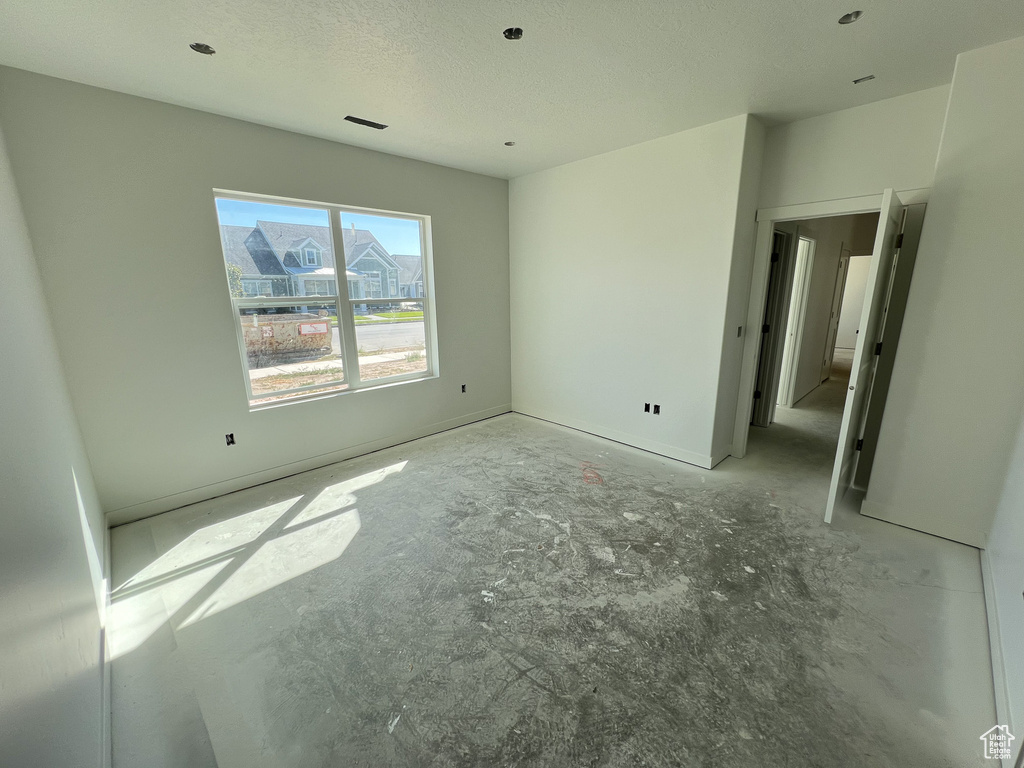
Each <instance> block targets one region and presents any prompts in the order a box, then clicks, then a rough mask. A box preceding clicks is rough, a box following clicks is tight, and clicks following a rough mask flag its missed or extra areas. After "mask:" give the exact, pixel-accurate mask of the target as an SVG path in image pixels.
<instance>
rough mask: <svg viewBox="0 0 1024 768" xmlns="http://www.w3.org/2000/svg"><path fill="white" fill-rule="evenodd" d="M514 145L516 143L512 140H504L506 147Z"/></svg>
mask: <svg viewBox="0 0 1024 768" xmlns="http://www.w3.org/2000/svg"><path fill="white" fill-rule="evenodd" d="M515 145H516V143H515V142H514V141H506V142H505V146H506V147H514V146H515Z"/></svg>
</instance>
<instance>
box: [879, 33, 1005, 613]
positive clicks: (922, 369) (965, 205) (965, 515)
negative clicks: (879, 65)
mask: <svg viewBox="0 0 1024 768" xmlns="http://www.w3.org/2000/svg"><path fill="white" fill-rule="evenodd" d="M1022 82H1024V38H1020V39H1017V40H1013V41H1010V42H1007V43H1001V44H999V45H994V46H990V47H987V48H982V49H979V50H976V51H971V52H969V53H964V54H961V55H960V57H959V58H958V59H957V68H956V74H955V76H954V78H953V88H952V92H951V95H950V103H949V113H948V116H947V119H946V124H945V129H944V133H943V141H942V147H941V149H940V152H939V158H938V164H937V167H936V175H935V184H934V186H933V188H932V194H931V198H930V201H929V205H928V212H927V215H926V217H925V222H924V230H923V232H922V234H921V243H920V249H919V251H918V256H917V264H916V267H915V270H914V279H913V282H912V284H911V286H910V294H909V296H908V300H907V310H906V315H905V318H904V322H903V330H902V334H901V337H900V344H899V348H898V350H897V353H896V360H895V363H894V367H893V375H892V383H891V386H890V389H889V396H888V399H887V401H886V407H885V414H884V416H883V419H882V425H881V430H880V433H879V439H878V451H877V456H876V459H875V463H874V469H873V472H872V475H871V482H870V485H869V486H868V491H867V496H866V499H865V502H864V506H863V511H864V512H866V513H868V514H872V515H874V516H877V517H881V518H883V519H886V520H892V521H894V522H898V523H900V524H902V525H906V526H908V527H911V528H917V529H919V530H923V531H927V532H929V533H935V534H937V535H939V536H944V537H946V538H950V539H954V540H956V541H962V542H965V543H967V544H973V545H977V546H983V545H984V544H985V542H986V540H987V538H988V534H989V530H990V529H991V527H992V522H993V517H994V514H995V510H996V507H997V505H998V503H999V499H1000V495H1001V493H1002V489H1003V485H1004V480H1005V477H1006V474H1007V467H1008V461H1009V457H1010V456H1011V453H1012V451H1013V448H1014V445H1015V444H1016V441H1017V429H1018V426H1019V425H1020V423H1021V414H1022V412H1024V345H1022V344H1021V341H1020V333H1021V329H1022V328H1024V302H1022V301H1021V296H1024V259H1022V258H1021V252H1022V251H1024V217H1021V215H1020V201H1021V200H1022V199H1024V143H1022V142H1021V140H1020V127H1021V125H1024V87H1022V85H1021V83H1022ZM1019 556H1020V557H1024V553H1020V555H1019ZM1016 588H1017V590H1018V597H1019V588H1020V584H1017V585H1016Z"/></svg>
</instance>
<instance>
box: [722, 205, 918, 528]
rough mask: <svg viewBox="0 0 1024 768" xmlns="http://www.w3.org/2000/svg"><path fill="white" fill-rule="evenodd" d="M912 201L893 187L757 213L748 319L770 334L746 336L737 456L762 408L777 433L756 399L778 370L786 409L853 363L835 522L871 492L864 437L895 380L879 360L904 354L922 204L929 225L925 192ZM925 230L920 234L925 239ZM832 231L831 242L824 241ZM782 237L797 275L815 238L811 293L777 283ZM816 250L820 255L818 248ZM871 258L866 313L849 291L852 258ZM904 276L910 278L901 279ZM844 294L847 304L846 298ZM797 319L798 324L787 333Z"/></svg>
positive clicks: (833, 488) (835, 483)
mask: <svg viewBox="0 0 1024 768" xmlns="http://www.w3.org/2000/svg"><path fill="white" fill-rule="evenodd" d="M906 197H907V198H908V199H906V200H903V199H901V198H900V196H899V195H897V194H896V193H895V192H893V190H885V192H884V193H883V194H882V195H880V196H870V197H866V198H855V199H851V200H846V201H843V200H840V201H830V202H825V203H815V204H808V205H801V206H789V207H788V208H782V209H773V210H762V211H759V212H758V217H757V219H758V232H757V243H756V248H755V258H754V269H753V274H752V282H751V292H750V303H749V306H748V315H747V322H748V327H757V328H758V330H760V331H761V333H760V334H758V335H757V337H756V338H753V337H754V334H747V340H746V343H745V345H744V359H743V370H742V374H741V380H740V393H739V400H738V403H737V415H736V427H735V433H734V439H733V451H732V455H733V456H735V457H737V458H742V457H743V456H744V455H745V454H746V451H747V437H748V435H749V431H750V428H751V425H752V424H754V423H756V422H755V421H754V415H755V411H758V410H760V412H761V413H760V416H761V422H762V423H761V424H760V425H759V426H764V427H768V428H770V427H769V425H770V424H771V423H772V421H773V417H774V415H775V413H774V409H775V405H776V402H775V401H774V400H772V402H771V406H770V407H769V406H767V405H763V404H759V403H758V401H757V400H755V399H754V397H753V395H754V393H755V391H758V389H760V391H761V393H762V397H761V398H759V399H760V400H763V399H764V397H765V393H766V392H767V391H770V389H771V387H772V385H773V382H772V380H771V375H772V372H773V371H775V370H778V373H779V376H780V377H781V376H782V375H783V373H784V372H785V373H786V375H787V376H788V378H786V379H784V380H783V383H782V386H781V387H780V386H779V384H778V379H776V380H775V386H776V387H777V389H776V392H777V393H778V394H780V395H783V396H784V398H780V401H781V403H782V405H783V406H784V407H785V406H787V405H789V406H792V405H798V404H799V401H800V400H801V399H802V398H803V397H805V396H807V395H808V394H809V393H810V392H812V391H814V390H815V389H817V388H818V387H819V386H820V385H821V384H822V382H823V381H828V380H829V378H830V377H831V376H832V374H833V370H834V369H835V370H837V371H838V370H839V369H841V368H843V367H844V366H842V363H844V362H847V361H848V364H849V371H850V373H849V377H850V378H849V382H848V383H847V384H846V390H845V396H844V398H843V399H844V400H845V402H844V403H843V405H842V414H841V420H840V422H839V438H838V443H837V445H836V446H834V450H835V456H834V462H833V473H832V479H831V482H830V487H829V494H828V502H827V505H826V509H825V520H826V522H827V521H829V520H830V519H831V515H832V512H833V509H834V507H835V504H836V502H837V500H839V499H841V498H842V497H843V496H844V495H845V494H846V492H847V491H849V489H850V488H851V487H854V484H855V483H857V484H859V485H860V487H862V488H865V487H866V483H867V481H868V479H869V475H870V462H867V464H868V467H867V471H865V466H864V464H865V463H864V462H860V466H858V464H859V462H858V459H859V457H860V453H861V450H862V448H863V447H864V440H865V437H869V436H870V431H871V430H870V428H868V424H869V423H876V426H877V423H880V421H881V414H882V411H883V410H884V399H885V394H886V392H887V387H888V381H887V380H884V381H883V379H885V376H886V375H887V374H886V373H885V370H884V369H885V368H886V366H880V365H879V361H880V359H881V358H882V357H888V358H890V361H891V358H892V357H894V356H895V348H896V342H898V334H899V327H898V326H899V325H900V324H901V322H902V308H903V306H905V301H906V294H905V292H904V288H906V289H907V290H909V274H910V273H909V271H908V270H909V269H912V267H913V258H912V257H913V254H912V253H910V251H911V250H915V249H916V237H911V238H909V239H910V240H911V241H912V242H908V243H907V245H906V246H904V244H903V239H904V238H903V237H902V235H903V234H904V232H905V229H906V224H907V216H908V211H909V210H910V206H913V207H915V208H920V211H919V213H920V216H919V217H918V218H917V224H920V223H921V222H922V221H923V209H924V205H923V199H922V198H923V196H922V195H907V196H906ZM865 214H869V215H868V216H865ZM871 214H873V215H871ZM840 220H845V225H844V226H846V229H845V233H846V234H845V237H842V236H840V237H837V236H836V231H843V230H842V227H841V226H840V225H839V224H838V223H837V222H839V221H840ZM854 222H856V223H857V225H858V227H859V228H858V229H855V228H853V224H854ZM869 224H870V225H869ZM833 230H835V231H833ZM919 231H920V230H919V228H918V230H917V233H918V234H919ZM823 232H825V236H822V233H823ZM780 234H781V235H789V237H790V240H789V241H788V242H787V243H786V244H785V245H788V247H789V251H790V252H791V253H792V254H793V257H792V265H791V267H792V269H791V270H790V272H791V274H792V275H793V276H794V277H795V275H796V264H797V262H798V261H799V259H798V258H797V254H798V252H799V250H798V249H799V243H800V242H801V241H800V238H801V237H804V238H805V239H806V240H809V241H810V240H813V241H814V249H813V254H814V256H813V258H810V259H809V260H808V261H809V263H810V267H809V269H810V276H809V277H808V276H807V275H805V278H804V279H805V280H808V283H807V284H806V290H801V286H799V285H796V286H794V284H793V283H792V282H790V283H789V284H788V285H786V284H785V283H783V284H782V285H781V286H778V285H776V286H773V285H772V282H773V281H774V282H778V280H780V279H781V278H782V274H783V273H784V272H783V271H782V267H783V266H785V252H784V251H782V250H780V249H779V246H780V239H779V236H780ZM865 239H867V240H868V241H870V246H867V245H866V244H865ZM911 246H912V247H911ZM807 250H808V252H809V251H810V250H811V249H810V246H809V245H808V247H807ZM901 251H902V256H903V258H901ZM868 252H869V253H870V254H871V255H870V257H867V258H866V259H865V261H866V262H867V276H866V278H865V280H864V281H863V282H864V289H863V294H862V296H861V300H860V306H859V307H858V303H857V297H856V295H852V294H851V296H849V297H847V287H848V286H849V288H850V291H851V292H852V293H856V291H855V289H856V288H857V286H856V284H853V285H851V284H850V280H849V271H850V265H851V263H852V264H854V265H857V266H858V269H860V265H859V264H858V262H856V261H853V260H854V259H855V258H857V257H860V256H865V255H866V253H868ZM775 253H778V254H779V257H778V260H777V261H776V263H777V264H780V265H781V266H779V267H777V273H778V274H779V277H775V278H774V279H770V278H772V277H773V276H772V270H771V265H772V258H773V254H775ZM900 271H902V273H903V275H904V279H903V280H896V279H894V276H895V275H896V274H897V272H900ZM894 287H895V288H896V290H895V292H894ZM773 288H774V292H773ZM844 297H845V298H847V299H848V300H847V301H844V300H843V299H844ZM795 298H799V300H800V303H799V304H798V305H795V306H793V305H791V304H790V302H791V301H792V300H793V299H795ZM844 305H847V307H846V311H847V312H850V311H852V312H853V315H852V316H851V317H856V318H857V322H856V327H855V328H854V337H855V341H854V342H853V347H852V354H851V352H850V348H848V347H842V346H840V343H841V342H840V339H841V334H840V323H841V320H842V314H843V310H844ZM891 305H892V306H898V308H899V310H900V311H899V312H895V313H894V312H892V311H890V306H891ZM769 308H771V312H770V313H769V312H768V310H769ZM858 310H859V311H858ZM769 315H770V316H771V317H774V318H776V324H775V327H774V328H772V327H771V324H770V323H769V322H766V321H767V320H768V317H769ZM896 315H898V318H897V317H896ZM897 320H898V322H897ZM791 321H792V322H793V323H797V326H796V327H788V329H787V326H790V322H791ZM844 330H845V329H844ZM766 337H767V338H766ZM787 339H792V345H793V346H792V347H791V350H792V351H791V354H790V355H789V356H787V359H786V361H785V365H783V356H784V353H785V347H786V345H785V340H787ZM798 339H799V340H800V343H799V344H797V340H798ZM883 339H884V340H885V342H886V343H885V344H883V343H882V342H883ZM843 343H849V341H845V342H843ZM837 350H838V351H837ZM883 350H884V353H883ZM889 371H890V372H891V365H890V366H889ZM844 373H845V372H844ZM879 374H881V375H879ZM841 375H842V374H841ZM766 417H767V419H766ZM875 433H876V434H877V429H876V430H875ZM828 450H831V449H828Z"/></svg>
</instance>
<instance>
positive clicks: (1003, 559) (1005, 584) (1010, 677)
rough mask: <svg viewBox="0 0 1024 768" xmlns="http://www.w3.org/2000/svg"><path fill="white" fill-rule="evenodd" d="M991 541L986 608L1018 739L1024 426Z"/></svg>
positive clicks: (1023, 667)
mask: <svg viewBox="0 0 1024 768" xmlns="http://www.w3.org/2000/svg"><path fill="white" fill-rule="evenodd" d="M988 540H989V545H988V551H987V552H986V555H987V557H988V562H989V567H990V569H991V575H992V586H993V587H994V591H993V592H992V593H991V594H986V605H987V608H988V610H989V611H992V612H994V613H995V615H996V617H997V622H996V623H997V624H998V627H999V633H998V634H999V636H998V637H997V638H994V641H995V642H998V643H999V645H1000V647H1001V650H1002V654H1001V655H1002V661H1003V670H1004V674H1005V679H1006V689H1007V691H1006V692H1007V694H1008V698H1009V701H1008V704H1009V711H1008V717H1009V723H1008V724H1009V725H1010V731H1011V732H1012V733H1014V734H1017V738H1018V739H1019V738H1021V736H1020V734H1021V732H1022V731H1024V654H1021V652H1020V647H1021V638H1024V601H1022V600H1021V592H1022V591H1024V424H1021V428H1020V430H1019V431H1018V437H1017V445H1016V447H1015V448H1014V451H1013V454H1012V456H1011V458H1010V470H1009V473H1008V474H1007V477H1006V484H1005V485H1004V487H1003V492H1002V497H1001V498H1000V500H999V506H998V507H997V508H996V516H995V521H994V522H993V524H992V532H991V534H990V535H989V539H988ZM1000 714H1001V715H1002V714H1003V713H1000ZM1004 716H1005V715H1004Z"/></svg>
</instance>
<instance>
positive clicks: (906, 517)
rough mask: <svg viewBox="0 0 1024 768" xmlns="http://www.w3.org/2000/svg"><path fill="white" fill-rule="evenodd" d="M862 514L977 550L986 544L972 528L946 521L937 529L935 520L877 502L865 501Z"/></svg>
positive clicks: (861, 510)
mask: <svg viewBox="0 0 1024 768" xmlns="http://www.w3.org/2000/svg"><path fill="white" fill-rule="evenodd" d="M860 513H861V514H862V515H865V516H867V517H873V518H875V519H876V520H884V521H885V522H887V523H893V524H895V525H901V526H903V527H904V528H910V529H912V530H915V531H921V533H927V534H929V535H931V536H938V537H939V538H940V539H949V540H950V541H956V542H959V543H960V544H966V545H967V546H969V547H975V548H976V549H984V547H985V544H986V542H985V537H984V536H983V535H982V534H980V533H979V532H978V531H976V530H974V529H972V528H964V527H962V526H958V525H956V524H955V523H953V522H950V521H948V520H947V521H944V522H943V524H942V526H941V527H936V526H935V524H934V520H931V519H929V518H927V517H922V516H921V515H920V514H918V515H917V518H916V519H914V518H913V517H911V516H910V514H909V513H908V511H907V510H906V509H901V510H899V511H898V512H897V511H896V510H894V509H893V508H891V507H889V506H888V505H887V504H879V503H878V502H877V501H869V500H868V499H864V502H863V503H862V504H861V506H860Z"/></svg>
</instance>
